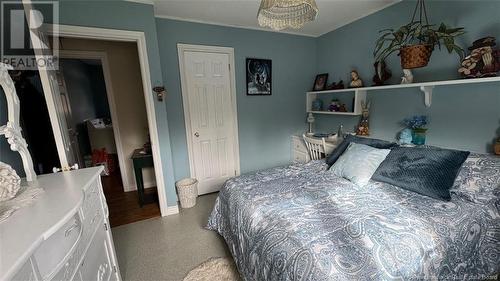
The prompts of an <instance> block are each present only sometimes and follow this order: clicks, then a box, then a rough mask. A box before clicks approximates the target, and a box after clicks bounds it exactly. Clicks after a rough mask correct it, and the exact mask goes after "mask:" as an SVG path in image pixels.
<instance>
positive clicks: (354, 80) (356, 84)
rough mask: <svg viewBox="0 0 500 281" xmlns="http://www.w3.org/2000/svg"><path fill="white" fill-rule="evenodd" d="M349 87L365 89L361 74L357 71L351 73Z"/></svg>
mask: <svg viewBox="0 0 500 281" xmlns="http://www.w3.org/2000/svg"><path fill="white" fill-rule="evenodd" d="M349 85H350V87H351V88H360V87H363V80H361V78H359V74H358V72H357V71H356V70H353V71H351V84H349Z"/></svg>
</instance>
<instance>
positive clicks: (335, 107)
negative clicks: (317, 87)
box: [328, 99, 340, 112]
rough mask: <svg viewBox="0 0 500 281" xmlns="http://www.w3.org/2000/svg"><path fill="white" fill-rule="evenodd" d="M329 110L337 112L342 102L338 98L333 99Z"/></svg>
mask: <svg viewBox="0 0 500 281" xmlns="http://www.w3.org/2000/svg"><path fill="white" fill-rule="evenodd" d="M328 111H331V112H337V111H340V102H339V100H338V99H333V100H332V101H331V102H330V105H329V106H328Z"/></svg>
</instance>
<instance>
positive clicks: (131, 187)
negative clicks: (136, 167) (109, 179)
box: [123, 181, 156, 192]
mask: <svg viewBox="0 0 500 281" xmlns="http://www.w3.org/2000/svg"><path fill="white" fill-rule="evenodd" d="M152 187H156V182H154V181H152V182H145V183H144V188H152ZM134 190H137V186H136V185H135V184H132V185H129V186H123V191H125V192H129V191H134Z"/></svg>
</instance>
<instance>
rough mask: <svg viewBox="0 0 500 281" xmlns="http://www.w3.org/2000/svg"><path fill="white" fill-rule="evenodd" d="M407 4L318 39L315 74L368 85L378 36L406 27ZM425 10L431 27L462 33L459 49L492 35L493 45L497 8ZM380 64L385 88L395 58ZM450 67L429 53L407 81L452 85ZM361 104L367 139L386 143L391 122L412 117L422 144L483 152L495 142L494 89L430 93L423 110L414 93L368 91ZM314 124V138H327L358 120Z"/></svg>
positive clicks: (498, 111)
mask: <svg viewBox="0 0 500 281" xmlns="http://www.w3.org/2000/svg"><path fill="white" fill-rule="evenodd" d="M414 4H415V2H414V1H403V2H401V3H398V4H395V5H393V6H390V7H389V8H386V9H384V10H382V11H379V12H377V13H375V14H372V15H370V16H368V17H365V18H363V19H361V20H358V21H355V22H353V23H351V24H349V25H346V26H344V27H342V28H340V29H337V30H335V31H333V32H330V33H327V34H325V35H323V36H321V37H319V38H318V40H317V47H318V49H317V70H318V73H322V72H329V73H330V77H332V76H333V78H334V79H339V78H342V79H344V81H348V80H349V78H348V77H349V71H350V70H351V69H357V70H358V71H359V73H360V75H361V77H362V79H363V81H364V82H365V84H368V85H371V83H372V76H373V74H374V69H373V65H372V64H373V56H372V52H373V47H374V45H375V44H374V42H375V40H376V39H377V37H378V31H379V30H381V29H384V28H396V27H399V26H401V25H403V24H405V23H407V22H408V21H409V20H410V17H411V12H412V11H413V8H414ZM426 4H427V11H428V13H429V16H430V18H429V21H430V22H431V23H436V24H438V23H440V22H445V23H446V24H448V25H452V26H462V27H465V29H466V31H467V34H466V35H464V36H462V37H460V38H459V40H458V43H459V44H460V45H461V46H462V47H464V49H465V48H466V47H468V46H470V45H471V43H472V41H474V40H476V39H478V38H481V37H484V36H488V35H491V36H495V37H496V38H497V41H498V43H499V44H500V17H499V16H498V11H500V1H426ZM388 65H389V69H391V70H392V74H393V78H392V79H391V81H390V83H391V84H392V83H399V81H400V77H401V66H400V64H399V57H398V56H396V55H395V54H394V55H393V56H392V57H391V59H389V60H388ZM458 65H459V59H458V56H457V55H455V54H448V52H447V51H445V50H443V51H439V50H436V51H434V53H433V55H432V57H431V61H430V63H429V65H428V66H427V67H425V68H421V69H416V70H415V71H414V75H415V80H416V81H432V80H442V79H457V78H458V72H457V69H458ZM368 97H369V98H370V100H371V101H372V111H371V118H370V125H371V128H370V129H371V133H372V135H373V137H377V138H383V139H394V138H395V137H396V134H397V132H398V131H399V130H401V126H400V125H399V122H400V121H401V120H402V119H404V118H405V117H408V116H411V115H414V114H425V115H428V116H429V117H430V126H429V128H430V129H429V132H428V137H427V140H428V143H430V144H434V145H439V146H445V147H454V148H459V149H467V150H472V151H478V152H490V151H491V150H492V147H491V144H492V142H493V140H494V138H495V136H498V131H497V130H498V128H499V126H500V123H499V121H500V83H491V84H471V85H460V86H440V87H436V88H435V89H434V96H433V101H432V106H431V107H430V108H426V107H425V106H424V103H423V94H421V92H420V91H419V90H418V89H417V88H412V89H397V90H379V91H373V92H369V93H368ZM317 120H318V122H317V123H318V124H317V126H318V130H320V131H324V132H327V131H335V130H336V129H337V127H338V125H339V124H344V125H345V127H346V129H348V130H351V131H352V130H353V129H354V127H355V125H356V123H357V122H358V121H359V118H358V117H338V116H319V117H318V118H317Z"/></svg>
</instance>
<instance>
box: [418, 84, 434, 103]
mask: <svg viewBox="0 0 500 281" xmlns="http://www.w3.org/2000/svg"><path fill="white" fill-rule="evenodd" d="M432 90H434V86H420V91H422V93H424V98H425V100H424V101H425V106H426V107H431V104H432Z"/></svg>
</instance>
